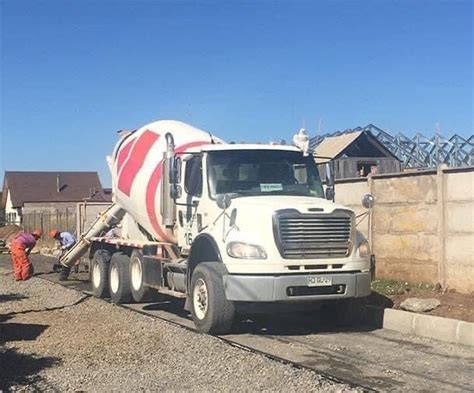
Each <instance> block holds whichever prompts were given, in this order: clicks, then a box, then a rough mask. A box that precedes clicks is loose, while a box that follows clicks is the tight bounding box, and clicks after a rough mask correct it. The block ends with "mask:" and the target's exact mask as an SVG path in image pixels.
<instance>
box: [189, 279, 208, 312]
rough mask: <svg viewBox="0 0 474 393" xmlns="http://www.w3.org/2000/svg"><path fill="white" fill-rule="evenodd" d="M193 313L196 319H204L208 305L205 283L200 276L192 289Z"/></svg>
mask: <svg viewBox="0 0 474 393" xmlns="http://www.w3.org/2000/svg"><path fill="white" fill-rule="evenodd" d="M193 306H194V313H195V315H196V317H197V318H198V319H204V317H205V316H206V314H207V307H208V291H207V285H206V283H205V282H204V280H203V279H202V278H199V279H198V280H197V281H196V284H195V285H194V290H193Z"/></svg>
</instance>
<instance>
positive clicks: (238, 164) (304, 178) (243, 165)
mask: <svg viewBox="0 0 474 393" xmlns="http://www.w3.org/2000/svg"><path fill="white" fill-rule="evenodd" d="M207 163H208V176H209V190H210V196H211V198H215V197H216V196H217V195H219V194H231V195H232V196H233V197H237V196H246V195H295V196H313V197H318V198H323V197H324V193H323V187H322V185H321V180H320V178H319V173H318V169H317V167H316V164H315V162H314V159H313V157H312V156H306V157H305V156H304V155H303V154H302V153H300V152H296V151H284V150H283V151H282V150H226V151H213V152H209V155H208V160H207Z"/></svg>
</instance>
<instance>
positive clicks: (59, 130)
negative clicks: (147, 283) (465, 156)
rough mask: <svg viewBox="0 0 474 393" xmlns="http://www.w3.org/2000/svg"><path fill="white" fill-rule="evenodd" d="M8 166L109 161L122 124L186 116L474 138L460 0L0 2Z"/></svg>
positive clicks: (0, 163) (204, 123) (229, 135)
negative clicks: (370, 124) (367, 128)
mask: <svg viewBox="0 0 474 393" xmlns="http://www.w3.org/2000/svg"><path fill="white" fill-rule="evenodd" d="M0 12H1V21H0V22H1V42H0V45H1V46H0V51H1V64H0V67H1V69H0V71H1V81H0V89H1V107H0V146H1V149H0V181H2V177H3V172H4V171H5V170H51V171H56V170H65V171H68V170H72V171H76V170H84V171H98V172H99V175H100V177H101V179H102V182H103V184H104V186H110V183H111V181H110V175H109V173H108V168H107V165H106V162H105V156H106V155H107V154H110V153H111V151H112V149H113V147H114V145H115V143H116V141H117V135H116V131H117V130H119V129H136V128H138V127H141V126H143V125H145V124H147V123H149V122H152V121H155V120H159V119H176V120H181V121H184V122H187V123H190V124H192V125H194V126H197V127H199V128H202V129H204V130H207V131H210V132H212V133H214V134H215V135H218V136H219V137H221V138H223V139H225V140H228V141H247V142H256V141H259V142H269V141H271V140H280V139H285V140H287V141H290V140H291V139H292V135H293V134H294V133H295V132H296V131H297V130H298V129H299V128H300V127H305V128H306V129H307V130H308V132H309V134H310V135H311V136H314V135H316V133H320V134H323V133H327V132H333V131H337V130H344V129H347V128H354V127H357V126H364V125H367V124H369V123H373V124H375V125H377V126H379V127H381V128H383V129H385V130H387V131H389V132H392V133H396V132H403V133H405V134H407V135H414V134H415V133H416V132H421V133H423V134H425V135H427V136H431V135H433V134H434V133H435V132H436V131H439V132H441V134H443V135H446V136H450V135H452V134H453V133H455V132H456V133H458V134H460V135H462V136H464V137H466V136H470V135H472V134H473V101H472V91H473V79H472V71H473V68H472V66H473V64H472V49H473V47H472V45H473V29H472V21H473V6H472V2H471V1H467V0H466V1H461V0H445V1H439V0H431V1H427V0H417V1H415V0H413V1H389V0H379V1H371V0H363V1H357V0H346V1H339V0H335V1H329V0H321V1H301V0H299V1H298V0H295V1H262V0H254V1H250V0H249V1H226V0H221V1H201V0H198V1H151V0H149V1H147V0H134V1H132V0H115V1H111V0H100V1H99V0H94V1H92V0H75V1H72V0H68V1H66V0H62V1H58V0H47V1H44V0H43V1H42V0H35V1H33V0H31V1H24V0H0Z"/></svg>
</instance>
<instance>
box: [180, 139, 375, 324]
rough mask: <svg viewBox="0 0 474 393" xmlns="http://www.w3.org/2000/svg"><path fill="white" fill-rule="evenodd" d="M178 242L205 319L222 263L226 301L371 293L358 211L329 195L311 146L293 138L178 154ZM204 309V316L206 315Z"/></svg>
mask: <svg viewBox="0 0 474 393" xmlns="http://www.w3.org/2000/svg"><path fill="white" fill-rule="evenodd" d="M176 160H178V161H179V163H177V164H176V165H175V166H176V167H177V168H179V170H180V176H177V177H176V178H175V182H174V186H175V189H176V190H177V192H175V202H176V203H175V205H176V211H177V215H176V216H177V220H176V224H175V225H176V227H175V233H177V238H178V246H179V247H180V249H181V252H182V254H184V255H187V257H188V264H187V278H186V283H187V288H189V290H188V291H189V295H190V302H191V303H192V304H191V307H190V308H191V310H192V311H193V316H194V319H195V322H196V320H197V321H198V324H199V315H201V316H202V317H203V315H204V312H201V313H199V312H197V311H198V309H201V311H203V310H204V311H207V310H206V308H207V307H208V306H209V304H208V302H209V301H210V296H211V295H210V293H209V292H210V289H209V288H207V285H208V283H206V281H205V280H201V282H200V283H199V288H196V283H195V281H196V280H193V275H194V272H195V269H196V268H198V267H199V266H200V264H202V263H204V264H205V266H208V265H209V264H211V263H214V264H215V265H216V266H218V269H217V272H215V275H216V277H215V280H217V281H218V280H221V281H222V288H220V290H221V292H222V293H223V294H225V302H317V301H322V300H340V299H355V298H362V297H365V296H368V295H369V293H370V281H371V274H370V249H369V246H368V243H367V241H366V240H365V238H364V237H363V236H362V234H361V233H360V232H358V231H357V230H356V228H355V215H354V212H353V211H352V210H350V209H348V208H346V207H344V206H341V205H338V204H336V203H334V202H333V201H330V200H327V199H326V197H325V192H324V189H323V184H322V181H321V179H320V175H319V171H318V168H317V165H316V163H315V160H314V157H313V156H312V155H307V154H304V153H303V152H302V151H301V150H299V149H298V148H296V147H293V146H282V145H250V144H239V145H238V144H229V145H220V144H215V145H205V146H202V147H201V148H199V149H196V150H193V151H188V152H187V154H186V156H182V157H180V156H177V158H176ZM203 318H204V317H203Z"/></svg>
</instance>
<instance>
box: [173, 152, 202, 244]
mask: <svg viewBox="0 0 474 393" xmlns="http://www.w3.org/2000/svg"><path fill="white" fill-rule="evenodd" d="M184 164H185V165H184V187H183V188H184V192H183V193H182V196H181V198H180V199H179V201H178V202H179V204H178V206H177V212H178V228H179V229H178V243H179V245H180V246H181V247H182V252H183V253H186V252H187V251H189V249H190V248H191V245H192V243H193V239H194V238H195V237H196V236H197V234H198V233H199V231H200V230H201V228H199V226H200V225H201V222H202V221H201V218H202V217H201V214H199V200H200V198H201V195H202V155H193V156H191V157H190V158H188V159H185V161H184Z"/></svg>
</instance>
